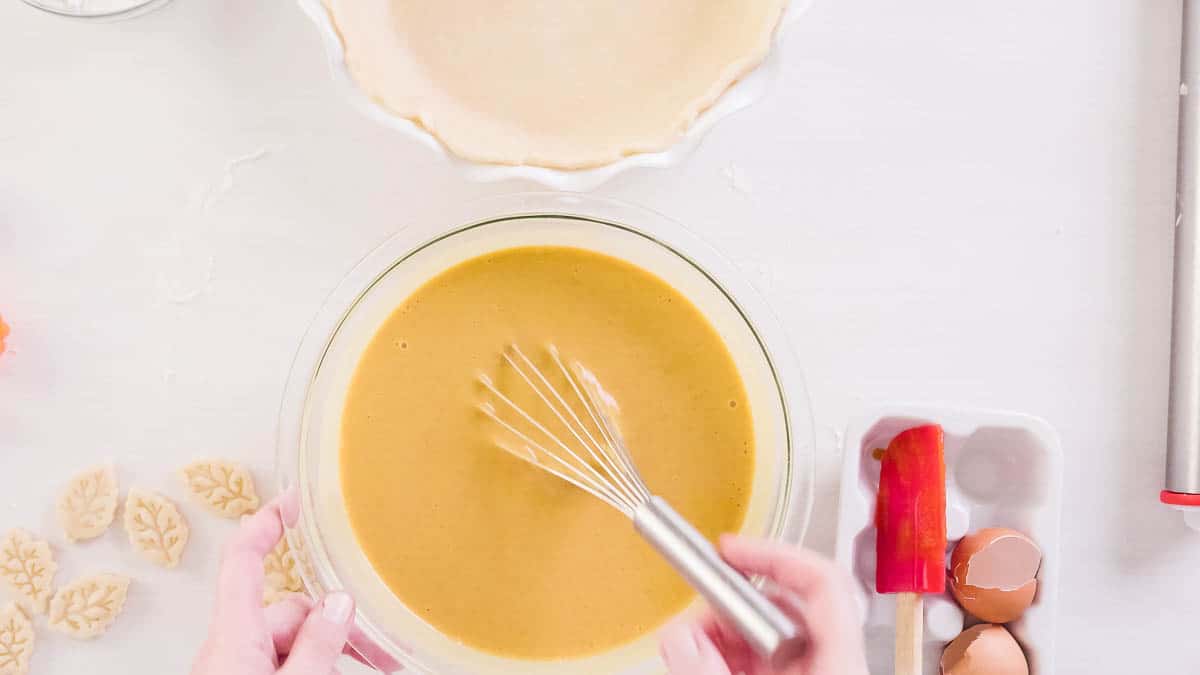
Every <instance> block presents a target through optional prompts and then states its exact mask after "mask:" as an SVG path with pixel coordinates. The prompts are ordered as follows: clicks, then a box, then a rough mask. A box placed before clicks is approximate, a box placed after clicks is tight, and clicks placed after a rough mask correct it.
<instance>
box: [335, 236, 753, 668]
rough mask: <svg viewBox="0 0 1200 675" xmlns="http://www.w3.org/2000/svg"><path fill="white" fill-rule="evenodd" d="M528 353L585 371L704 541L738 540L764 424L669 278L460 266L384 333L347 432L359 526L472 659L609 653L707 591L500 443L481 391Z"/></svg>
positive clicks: (370, 352) (597, 258)
mask: <svg viewBox="0 0 1200 675" xmlns="http://www.w3.org/2000/svg"><path fill="white" fill-rule="evenodd" d="M514 341H516V342H519V343H521V344H522V345H523V346H526V347H529V348H532V349H537V348H539V347H540V346H542V345H545V344H547V343H548V342H553V343H555V344H556V345H557V346H558V347H559V349H560V350H561V351H562V352H563V354H564V355H566V356H569V357H570V358H572V359H578V360H579V361H581V362H582V363H584V364H586V365H587V367H588V368H589V369H590V370H591V371H592V372H594V373H595V374H596V375H597V376H598V377H599V379H600V381H601V382H602V383H603V385H604V388H605V389H606V390H607V391H608V392H609V393H611V394H612V395H613V396H614V397H615V399H616V400H617V401H618V402H619V404H620V406H621V419H620V425H621V429H622V431H623V433H624V435H625V439H626V441H627V443H628V445H629V447H630V450H631V452H632V453H633V455H634V459H635V461H636V462H637V464H638V466H639V467H640V469H641V472H642V474H643V475H644V476H645V479H646V482H647V483H648V484H649V486H650V488H651V489H652V490H653V491H655V492H657V493H659V494H661V495H662V496H663V497H665V498H666V499H667V500H668V501H669V502H671V503H672V504H673V505H674V506H675V507H676V508H677V509H678V510H679V511H680V512H681V513H682V514H683V515H684V516H686V517H687V518H689V519H690V520H691V521H692V523H693V524H695V525H696V527H697V528H699V529H700V531H701V532H703V533H705V534H706V535H707V536H710V537H715V536H716V535H717V534H719V533H721V532H728V531H736V530H738V529H739V528H740V526H741V524H742V520H743V518H744V516H745V512H746V508H747V505H748V503H749V498H750V490H751V483H752V480H753V472H754V441H753V428H752V419H751V414H750V410H749V406H748V405H747V402H746V393H745V389H744V386H743V384H742V380H741V377H740V375H739V374H738V372H737V370H736V367H735V365H734V362H733V359H732V358H731V356H730V355H729V353H728V350H727V349H726V347H725V344H724V342H723V341H722V340H721V338H720V336H719V335H718V334H717V333H716V331H715V330H714V329H713V328H712V326H710V325H709V323H708V321H707V320H706V319H705V318H704V316H703V315H701V313H700V312H699V311H698V310H697V309H696V308H695V307H694V306H693V305H692V304H691V303H690V302H689V301H688V300H687V299H686V298H684V297H683V296H682V295H681V294H680V293H679V292H677V291H676V290H675V289H674V288H672V287H671V286H670V285H668V284H667V283H666V282H664V281H663V280H662V279H659V278H658V277H656V276H654V275H652V274H650V273H649V272H646V271H645V270H642V269H640V268H638V267H635V266H633V265H631V264H629V263H626V262H624V261H621V260H618V259H616V258H612V257H609V256H605V255H601V254H598V253H594V252H591V251H586V250H583V249H576V248H567V247H519V248H510V249H504V250H501V251H497V252H495V253H491V254H487V255H484V256H481V257H478V258H474V259H471V260H468V261H466V262H464V263H461V264H459V265H458V266H456V267H453V268H451V269H449V270H447V271H445V272H443V273H442V274H440V275H438V276H437V277H435V278H433V279H432V280H430V281H429V282H428V283H426V284H425V285H424V286H422V287H421V288H419V289H418V290H417V291H416V292H415V293H413V294H412V295H411V296H410V297H408V298H407V299H405V300H404V301H403V302H402V303H401V304H400V306H399V307H398V308H397V309H396V310H395V311H394V312H393V313H392V315H391V316H390V317H389V318H388V319H387V320H386V321H385V322H384V323H383V325H382V326H381V327H380V328H379V331H378V333H377V334H376V335H375V337H374V338H373V340H372V341H371V343H370V345H369V346H368V347H367V349H366V351H365V352H364V353H363V355H362V358H361V360H360V361H359V363H358V367H357V370H356V372H355V375H354V379H353V382H352V384H351V387H350V392H349V395H348V397H347V400H346V406H345V410H344V413H343V419H342V439H341V471H342V488H343V492H344V494H345V499H346V507H347V510H348V512H349V516H350V521H351V524H352V526H353V528H354V532H355V535H356V537H357V539H358V541H359V543H360V544H361V546H362V547H363V550H364V551H365V552H366V555H367V557H368V558H369V559H370V561H371V564H372V565H373V566H374V568H375V570H376V571H377V572H378V573H379V575H380V577H381V578H382V579H383V580H384V581H385V582H386V583H387V585H388V586H389V587H390V588H391V589H392V591H393V592H394V593H395V594H396V595H397V597H399V598H400V599H401V600H402V601H403V602H404V603H405V604H406V605H407V606H408V607H410V608H411V609H412V610H413V611H414V612H416V613H417V614H418V615H419V616H421V617H422V618H423V619H425V620H426V621H427V622H429V623H430V624H431V625H433V626H434V627H436V628H437V629H438V630H440V631H442V632H443V633H445V634H447V635H449V636H451V637H453V638H455V639H458V640H461V641H462V642H463V643H465V644H467V645H470V646H472V647H476V648H478V649H482V650H485V651H488V652H492V653H496V654H501V655H505V656H510V657H515V658H525V659H551V658H571V657H578V656H583V655H586V654H590V653H594V652H598V651H603V650H606V649H610V648H612V647H615V646H618V645H620V644H623V643H626V642H629V641H631V640H633V639H635V638H637V637H639V636H641V635H644V634H645V633H647V632H648V631H650V630H652V629H654V628H656V627H658V626H659V625H661V624H662V623H663V622H664V621H665V620H666V619H668V618H669V617H670V616H672V615H673V614H675V613H677V612H678V611H680V610H681V609H682V608H683V607H684V606H686V605H687V604H688V603H689V602H690V601H691V600H692V597H693V593H692V591H691V590H690V589H689V588H688V586H687V585H686V584H685V583H684V582H683V581H682V580H680V579H679V577H678V576H677V575H676V574H675V572H674V571H672V570H671V568H670V567H668V566H667V565H666V564H665V563H664V562H662V561H661V560H660V559H659V558H658V556H657V555H656V554H655V553H654V552H653V551H652V550H651V549H650V547H649V546H648V545H646V544H645V543H644V542H642V541H641V539H640V538H639V537H638V536H637V534H636V533H635V532H634V530H633V527H632V525H631V523H630V522H629V521H628V520H627V519H625V517H624V516H622V515H621V514H619V513H618V512H617V511H615V510H613V509H612V508H610V507H608V506H606V505H605V504H603V503H601V502H600V501H598V500H596V499H595V498H594V497H591V496H590V495H588V494H586V493H584V492H582V491H580V490H578V489H576V488H574V487H572V486H570V485H568V484H566V483H563V482H562V481H560V480H559V479H557V478H554V477H553V476H550V475H548V474H545V473H543V472H541V471H539V470H537V469H536V468H533V467H531V466H529V465H528V464H526V463H524V462H521V461H520V460H518V459H515V458H513V457H511V456H509V455H507V454H505V453H504V452H503V451H501V450H499V449H497V448H496V447H495V445H493V443H492V440H493V438H494V436H495V433H494V432H495V426H494V423H493V422H491V421H490V420H488V419H487V418H486V417H484V416H483V415H481V414H479V413H478V411H477V410H476V409H475V407H474V406H475V404H476V403H477V402H479V401H480V400H482V397H481V393H480V388H479V386H478V383H477V382H476V379H475V378H476V375H477V374H478V373H480V372H485V373H489V374H492V375H493V376H498V375H499V373H500V371H501V366H500V352H501V350H502V349H503V348H504V346H505V345H507V344H509V343H511V342H514Z"/></svg>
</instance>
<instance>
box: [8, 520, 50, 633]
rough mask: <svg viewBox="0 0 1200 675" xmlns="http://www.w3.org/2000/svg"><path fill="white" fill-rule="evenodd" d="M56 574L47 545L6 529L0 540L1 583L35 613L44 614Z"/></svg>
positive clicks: (24, 534) (31, 536)
mask: <svg viewBox="0 0 1200 675" xmlns="http://www.w3.org/2000/svg"><path fill="white" fill-rule="evenodd" d="M57 571H58V563H56V562H54V554H53V553H52V552H51V551H50V544H48V543H46V542H45V541H42V540H40V539H36V538H34V536H33V535H32V534H30V533H28V532H26V531H25V530H20V529H17V530H9V532H8V534H6V535H5V536H4V539H2V540H0V580H3V581H4V584H5V585H6V586H8V588H9V589H11V590H12V591H13V592H14V593H17V594H18V595H20V596H21V597H22V598H23V599H25V600H27V601H28V602H29V605H30V607H31V608H32V609H33V611H34V612H36V613H38V614H42V613H44V612H45V611H46V603H47V602H49V600H50V595H51V594H52V593H53V591H54V573H55V572H57Z"/></svg>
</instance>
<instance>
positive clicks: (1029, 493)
mask: <svg viewBox="0 0 1200 675" xmlns="http://www.w3.org/2000/svg"><path fill="white" fill-rule="evenodd" d="M931 422H933V423H937V424H940V425H942V428H943V429H944V430H945V432H946V534H947V539H948V541H949V546H948V547H947V550H946V554H947V558H949V554H950V552H951V551H952V550H953V548H954V545H955V544H956V543H957V541H958V540H959V539H961V538H962V536H963V535H965V534H966V533H968V532H974V531H976V530H979V529H980V528H984V527H1009V528H1012V529H1015V530H1019V531H1021V532H1024V533H1026V534H1027V535H1029V536H1030V537H1031V538H1032V539H1033V540H1034V541H1035V542H1037V544H1038V545H1039V546H1040V547H1041V549H1042V554H1043V558H1042V566H1041V569H1040V571H1039V572H1038V590H1037V596H1036V597H1035V598H1034V602H1033V606H1032V607H1030V608H1029V610H1028V611H1026V612H1025V615H1024V616H1023V617H1021V618H1020V619H1019V620H1017V621H1015V622H1013V623H1011V624H1008V628H1009V630H1010V631H1011V632H1012V634H1013V636H1014V637H1016V639H1017V641H1018V642H1019V643H1020V644H1021V646H1022V648H1023V649H1024V650H1025V654H1026V656H1027V657H1028V659H1029V665H1030V673H1031V674H1032V675H1051V674H1052V673H1054V637H1055V617H1056V614H1057V604H1058V559H1059V517H1060V513H1061V510H1062V475H1063V458H1062V446H1061V445H1060V443H1059V440H1058V435H1057V434H1056V433H1055V432H1054V430H1053V429H1052V428H1051V427H1050V426H1049V425H1048V424H1047V423H1045V422H1044V421H1042V420H1040V419H1038V418H1035V417H1031V416H1029V415H1023V414H1019V413H1011V412H1000V411H992V410H969V409H961V408H941V407H933V406H930V407H920V406H894V407H881V408H878V409H875V410H873V411H872V412H870V413H869V414H867V415H864V416H863V417H860V418H859V419H857V420H856V421H854V422H852V423H851V424H850V427H849V429H848V430H847V434H846V438H845V442H846V446H845V456H844V459H843V463H842V487H841V504H840V506H839V508H838V538H837V560H838V562H839V564H841V565H843V566H844V567H845V568H847V569H849V570H850V571H851V573H852V574H853V575H854V578H855V580H856V581H857V585H856V587H857V589H858V590H859V591H860V594H859V595H860V597H859V600H860V606H861V607H862V608H863V630H864V634H865V637H866V646H867V660H868V664H869V665H870V670H871V673H872V675H885V674H886V675H890V673H892V672H894V670H893V656H892V654H893V649H894V636H895V607H896V606H895V596H889V595H880V594H877V593H875V524H874V514H875V495H876V492H877V491H878V488H879V462H878V461H876V460H875V459H874V458H873V457H872V454H871V453H872V451H873V450H874V449H875V448H886V447H887V445H888V442H889V441H891V440H892V438H893V437H894V436H895V435H896V434H898V433H899V432H901V431H903V430H905V429H908V428H910V427H913V426H918V425H921V424H926V423H931ZM974 623H977V621H976V620H974V619H973V618H971V617H969V616H966V615H965V614H964V612H963V611H962V609H960V608H959V606H958V605H957V604H956V603H955V602H954V598H953V597H952V596H951V595H950V593H949V591H948V590H947V592H946V593H945V594H943V595H939V596H926V597H925V650H924V656H925V661H924V663H925V673H926V675H937V674H938V673H939V672H940V667H939V662H940V660H941V655H942V650H943V648H944V647H945V646H946V643H948V642H949V641H950V640H952V639H954V637H955V636H957V635H958V634H959V633H960V632H961V631H962V630H963V628H964V627H967V626H970V625H972V624H974Z"/></svg>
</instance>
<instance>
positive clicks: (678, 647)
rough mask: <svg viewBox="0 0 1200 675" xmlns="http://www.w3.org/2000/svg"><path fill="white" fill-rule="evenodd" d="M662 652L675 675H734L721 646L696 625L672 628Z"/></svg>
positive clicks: (665, 639) (669, 628)
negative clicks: (720, 649) (718, 648)
mask: <svg viewBox="0 0 1200 675" xmlns="http://www.w3.org/2000/svg"><path fill="white" fill-rule="evenodd" d="M659 650H660V651H661V652H662V658H663V661H665V662H666V663H667V670H668V671H670V673H671V675H730V673H729V666H728V665H726V663H725V659H724V658H722V657H721V653H720V652H719V651H717V646H716V645H714V644H713V642H712V639H711V638H709V637H708V635H707V634H705V632H704V631H702V630H700V628H699V627H698V626H696V625H695V624H693V623H690V622H686V621H684V622H679V623H676V624H674V625H672V626H670V627H668V628H667V629H666V630H665V631H663V636H662V643H661V644H660V646H659Z"/></svg>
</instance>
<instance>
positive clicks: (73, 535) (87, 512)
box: [58, 465, 117, 541]
mask: <svg viewBox="0 0 1200 675" xmlns="http://www.w3.org/2000/svg"><path fill="white" fill-rule="evenodd" d="M116 513H117V472H116V471H115V470H114V469H113V467H112V466H111V465H110V466H99V467H96V468H93V469H88V470H87V471H84V472H83V473H81V474H79V475H77V476H75V477H74V478H72V479H71V481H70V482H69V483H67V486H66V487H65V488H64V489H63V491H62V492H61V493H60V494H59V495H58V522H59V523H61V524H62V528H63V532H65V533H66V535H67V539H68V540H70V541H80V540H83V539H93V538H95V537H99V536H100V535H102V534H104V531H105V530H107V529H108V526H109V525H112V522H113V517H114V516H115V515H116Z"/></svg>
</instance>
